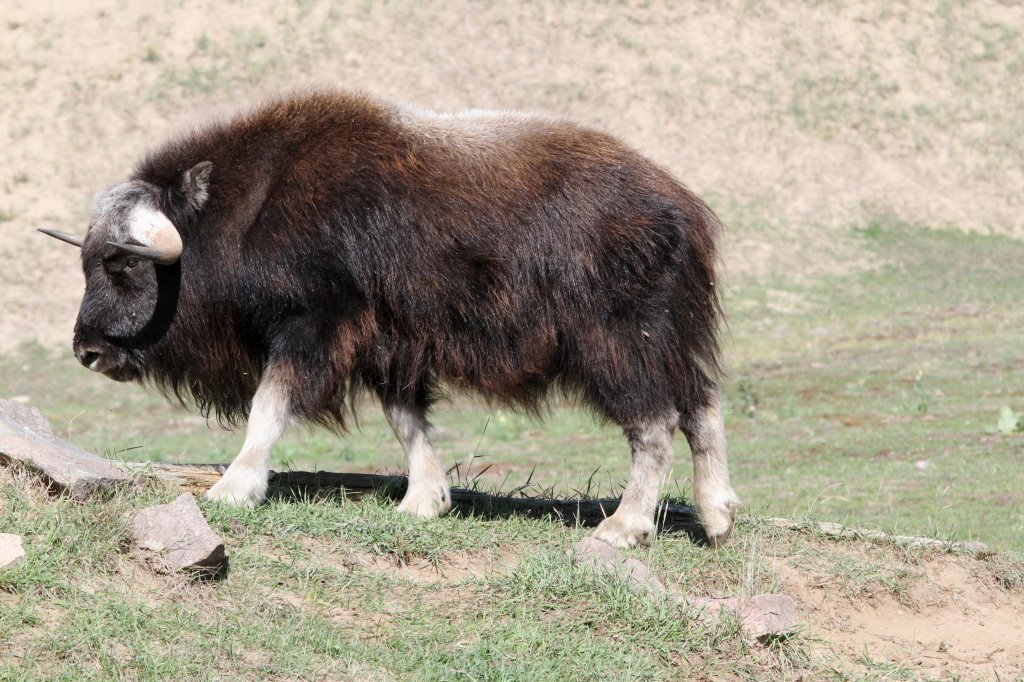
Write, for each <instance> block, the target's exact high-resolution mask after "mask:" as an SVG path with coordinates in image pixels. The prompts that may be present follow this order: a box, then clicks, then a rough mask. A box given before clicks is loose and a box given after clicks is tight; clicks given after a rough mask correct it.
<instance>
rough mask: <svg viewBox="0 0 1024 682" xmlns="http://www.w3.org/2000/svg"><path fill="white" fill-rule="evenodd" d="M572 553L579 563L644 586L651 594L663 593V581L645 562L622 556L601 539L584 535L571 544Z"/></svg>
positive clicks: (659, 594)
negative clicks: (573, 544)
mask: <svg viewBox="0 0 1024 682" xmlns="http://www.w3.org/2000/svg"><path fill="white" fill-rule="evenodd" d="M573 555H574V556H575V557H576V561H577V562H579V563H580V564H583V565H586V566H590V567H592V568H597V569H603V570H605V571H608V572H609V573H612V574H614V575H617V576H618V577H619V578H621V579H623V580H626V581H628V582H631V583H633V584H635V585H637V586H638V587H644V588H646V589H647V590H649V591H650V592H651V593H652V594H655V595H658V596H661V595H664V594H665V585H664V583H662V582H661V581H660V580H658V577H657V576H655V575H654V574H653V573H651V571H650V569H649V568H647V565H646V564H644V563H643V562H642V561H637V560H636V559H632V558H629V557H626V556H624V555H623V554H622V553H621V552H619V550H617V549H615V548H614V547H612V546H611V545H609V544H608V543H607V542H604V541H603V540H598V539H597V538H594V537H585V538H583V539H582V540H580V541H579V542H577V543H576V544H575V546H573Z"/></svg>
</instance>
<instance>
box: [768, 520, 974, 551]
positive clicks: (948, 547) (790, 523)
mask: <svg viewBox="0 0 1024 682" xmlns="http://www.w3.org/2000/svg"><path fill="white" fill-rule="evenodd" d="M768 522H769V523H771V524H772V525H773V526H775V527H776V528H785V529H786V530H796V531H811V532H814V533H821V534H822V535H827V536H829V537H833V538H843V539H850V540H870V541H872V542H882V543H888V544H894V545H900V546H902V547H912V548H917V547H934V548H936V549H941V550H945V551H961V552H968V553H971V554H985V553H987V552H988V551H989V549H988V545H986V544H985V543H984V542H979V541H977V540H975V541H971V542H952V541H949V540H939V539H937V538H929V537H924V536H922V535H894V534H892V533H886V532H885V531H881V530H871V529H868V528H847V527H846V526H843V525H841V524H838V523H832V522H830V521H797V520H794V519H784V518H770V519H768Z"/></svg>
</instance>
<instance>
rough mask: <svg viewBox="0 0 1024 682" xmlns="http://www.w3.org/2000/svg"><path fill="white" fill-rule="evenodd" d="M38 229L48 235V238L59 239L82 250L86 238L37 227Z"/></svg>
mask: <svg viewBox="0 0 1024 682" xmlns="http://www.w3.org/2000/svg"><path fill="white" fill-rule="evenodd" d="M36 229H37V230H39V231H40V232H42V233H43V234H45V235H47V236H50V237H53V238H54V239H59V240H61V241H62V242H67V243H68V244H72V245H74V246H77V247H78V248H82V242H84V241H85V237H79V236H78V235H76V234H71V233H69V232H60V231H58V230H47V229H46V228H44V227H37V228H36Z"/></svg>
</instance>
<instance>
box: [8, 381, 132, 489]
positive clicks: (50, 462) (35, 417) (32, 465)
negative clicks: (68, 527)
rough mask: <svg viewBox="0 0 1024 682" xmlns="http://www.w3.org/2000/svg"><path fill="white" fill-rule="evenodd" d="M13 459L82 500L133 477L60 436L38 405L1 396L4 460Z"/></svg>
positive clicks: (56, 486)
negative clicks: (32, 405)
mask: <svg viewBox="0 0 1024 682" xmlns="http://www.w3.org/2000/svg"><path fill="white" fill-rule="evenodd" d="M10 460H14V461H16V462H20V463H21V464H23V465H24V466H25V467H27V468H29V469H31V470H32V471H37V472H39V473H41V474H42V475H43V476H45V477H46V479H47V480H48V481H49V482H50V484H51V485H53V486H54V487H55V488H57V489H58V490H62V491H65V492H67V493H69V494H70V495H71V496H72V497H74V498H75V499H78V500H84V499H86V498H87V497H89V496H90V495H92V494H93V493H95V492H97V491H99V490H104V489H106V488H109V487H110V486H112V485H116V484H119V483H127V482H129V481H131V480H133V477H132V476H131V475H129V474H126V473H125V472H123V471H122V470H121V469H120V468H119V467H118V466H117V465H116V464H114V463H113V462H111V461H109V460H106V459H103V458H102V457H97V456H96V455H92V454H89V453H88V452H86V451H85V450H82V449H81V448H78V447H76V446H74V445H72V444H71V443H68V442H67V441H64V440H62V439H60V438H57V437H56V436H55V435H53V429H52V428H51V427H50V422H49V421H48V420H47V419H46V417H44V416H43V415H42V413H41V412H39V410H37V409H36V408H34V407H31V406H29V405H25V404H22V403H20V402H16V401H12V400H0V463H5V462H7V461H10Z"/></svg>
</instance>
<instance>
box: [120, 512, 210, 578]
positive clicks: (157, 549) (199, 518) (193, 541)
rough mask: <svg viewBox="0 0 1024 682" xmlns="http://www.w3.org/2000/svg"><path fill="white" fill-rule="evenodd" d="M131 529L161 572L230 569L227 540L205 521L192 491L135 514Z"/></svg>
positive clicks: (138, 542)
mask: <svg viewBox="0 0 1024 682" xmlns="http://www.w3.org/2000/svg"><path fill="white" fill-rule="evenodd" d="M130 532H131V536H132V539H133V540H134V541H135V544H137V545H138V546H139V547H141V548H142V549H144V550H148V551H149V552H151V553H152V554H150V556H149V559H150V563H151V564H152V566H153V568H155V569H156V570H157V571H159V572H161V573H174V572H177V571H185V572H190V573H195V574H199V575H202V576H216V575H220V574H222V573H223V571H225V570H226V569H227V561H228V557H227V554H226V553H225V551H224V541H223V540H221V538H220V536H219V535H217V534H216V533H215V532H213V529H212V528H210V526H209V524H207V523H206V519H205V518H204V517H203V512H202V511H201V510H200V509H199V505H198V504H197V503H196V498H195V497H193V496H192V495H191V494H189V493H183V494H182V495H181V496H179V497H178V499H176V500H174V502H171V503H170V504H158V505H156V506H153V507H147V508H145V509H143V510H142V511H140V512H139V513H138V514H136V515H135V519H134V520H133V521H132V524H131V528H130Z"/></svg>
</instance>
